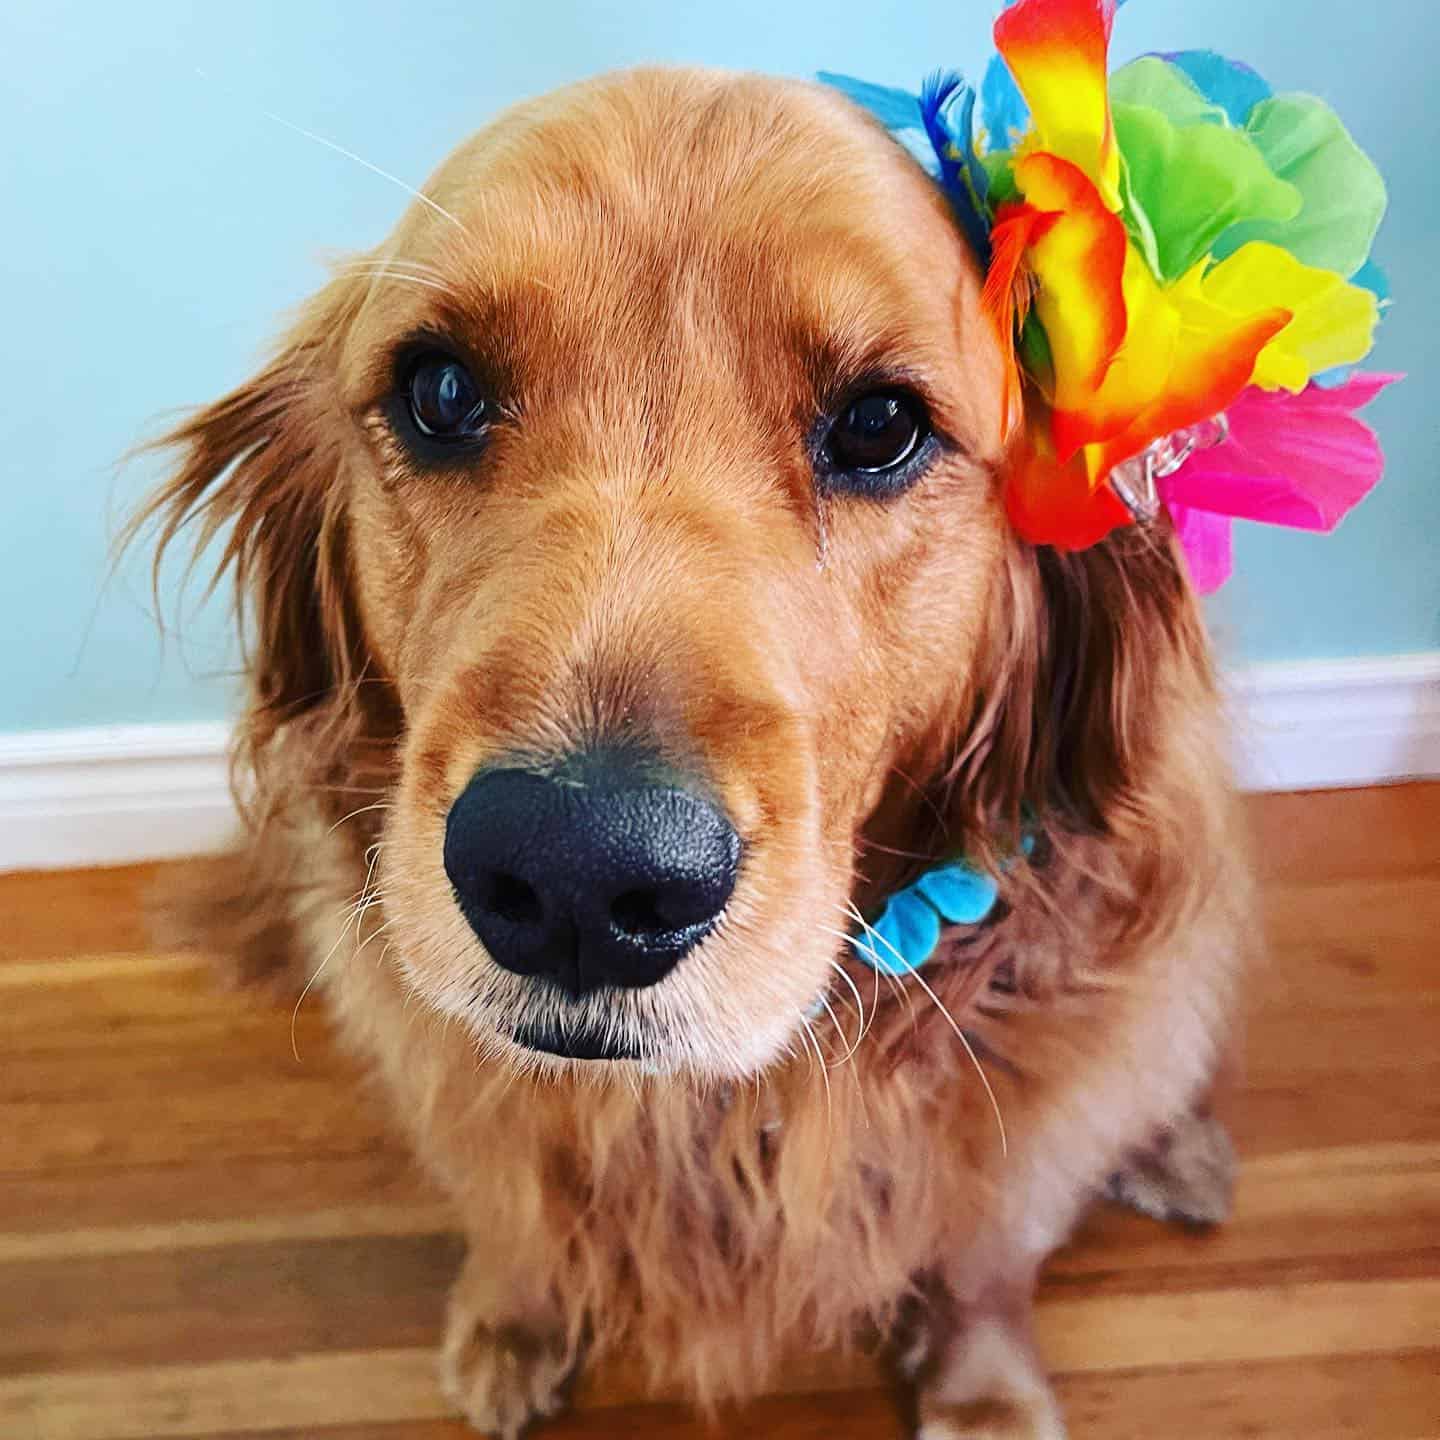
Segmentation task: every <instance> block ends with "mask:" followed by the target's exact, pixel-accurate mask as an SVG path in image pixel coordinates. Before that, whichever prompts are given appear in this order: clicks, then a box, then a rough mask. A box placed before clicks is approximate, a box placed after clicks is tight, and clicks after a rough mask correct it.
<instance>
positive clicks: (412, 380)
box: [405, 351, 489, 441]
mask: <svg viewBox="0 0 1440 1440" xmlns="http://www.w3.org/2000/svg"><path fill="white" fill-rule="evenodd" d="M405 398H406V400H407V402H408V404H409V407H410V418H411V420H413V421H414V423H415V428H416V429H417V430H418V431H419V432H420V433H421V434H422V435H424V436H425V437H426V438H427V439H430V440H439V441H464V440H474V439H475V438H476V437H478V436H479V434H480V432H481V431H482V430H484V428H485V425H486V423H487V421H488V419H489V416H488V414H487V410H486V405H485V398H484V396H483V395H481V393H480V387H479V386H478V385H476V383H475V381H474V378H473V377H472V376H471V374H470V372H469V371H468V370H467V369H466V368H465V367H464V365H462V364H461V363H460V361H458V360H456V359H455V358H454V356H452V355H445V354H442V353H440V352H438V351H437V352H432V353H430V354H427V355H421V356H420V357H419V358H418V359H417V360H416V361H415V362H414V364H413V365H411V367H410V371H409V378H408V379H407V381H406V383H405Z"/></svg>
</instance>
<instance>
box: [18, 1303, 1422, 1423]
mask: <svg viewBox="0 0 1440 1440" xmlns="http://www.w3.org/2000/svg"><path fill="white" fill-rule="evenodd" d="M1437 1314H1440V1280H1437V1281H1426V1282H1373V1283H1367V1282H1360V1283H1356V1284H1348V1285H1311V1286H1295V1287H1291V1288H1289V1289H1287V1290H1284V1291H1275V1292H1269V1291H1264V1290H1260V1291H1214V1292H1199V1293H1194V1294H1189V1295H1184V1296H1179V1297H1174V1296H1129V1297H1124V1298H1123V1299H1113V1298H1102V1299H1092V1300H1084V1301H1070V1300H1049V1301H1046V1302H1044V1303H1042V1304H1041V1306H1040V1307H1039V1310H1038V1313H1037V1329H1038V1332H1039V1337H1040V1346H1041V1350H1042V1352H1043V1353H1044V1354H1045V1355H1046V1357H1047V1359H1048V1361H1049V1362H1050V1364H1051V1365H1052V1367H1053V1368H1054V1369H1055V1371H1056V1372H1057V1373H1059V1374H1061V1375H1067V1376H1072V1377H1073V1376H1076V1375H1081V1376H1090V1377H1096V1376H1107V1377H1112V1379H1111V1380H1110V1381H1108V1382H1106V1383H1104V1384H1099V1385H1095V1386H1094V1387H1092V1388H1091V1389H1090V1391H1089V1392H1088V1394H1089V1397H1090V1398H1089V1403H1090V1404H1091V1405H1092V1406H1096V1405H1100V1404H1102V1403H1107V1402H1106V1401H1105V1397H1106V1396H1108V1395H1110V1394H1111V1393H1112V1387H1118V1386H1120V1385H1121V1384H1122V1381H1121V1379H1120V1378H1118V1377H1122V1376H1123V1377H1125V1382H1124V1388H1127V1389H1128V1388H1130V1387H1129V1384H1128V1379H1129V1377H1128V1373H1127V1372H1130V1371H1136V1370H1147V1369H1164V1370H1165V1371H1167V1372H1176V1371H1178V1372H1183V1371H1184V1370H1185V1369H1187V1368H1191V1367H1201V1368H1204V1369H1208V1370H1213V1369H1214V1368H1215V1367H1217V1366H1227V1365H1228V1366H1238V1367H1241V1368H1244V1369H1249V1368H1251V1367H1255V1366H1257V1365H1263V1364H1265V1363H1266V1362H1271V1361H1305V1362H1307V1363H1309V1364H1311V1365H1312V1367H1313V1366H1315V1365H1320V1364H1323V1363H1324V1362H1326V1361H1329V1360H1331V1359H1333V1358H1334V1357H1346V1356H1373V1355H1377V1354H1395V1355H1404V1354H1407V1353H1409V1352H1412V1351H1420V1350H1425V1349H1427V1348H1431V1347H1433V1342H1434V1339H1435V1323H1434V1318H1435V1316H1436V1315H1437ZM433 1366H434V1360H433V1352H432V1351H431V1350H430V1349H429V1348H428V1347H425V1348H413V1349H412V1348H403V1349H375V1350H367V1351H360V1352H343V1351H335V1352H327V1353H322V1354H300V1355H296V1356H294V1357H293V1358H291V1359H288V1360H273V1359H269V1358H265V1357H256V1358H255V1359H251V1360H243V1361H237V1360H226V1361H217V1362H211V1363H204V1364H194V1365H163V1364H152V1365H135V1366H131V1367H128V1368H125V1369H118V1370H100V1371H77V1372H73V1373H64V1372H61V1373H44V1374H29V1375H24V1376H20V1377H13V1378H6V1379H0V1425H3V1426H4V1427H5V1428H4V1429H3V1430H0V1433H5V1434H10V1433H17V1434H26V1435H33V1436H34V1437H35V1440H80V1437H84V1440H129V1437H134V1436H153V1437H165V1436H169V1437H177V1436H193V1435H197V1434H204V1433H206V1432H207V1431H212V1432H213V1431H221V1432H224V1431H227V1430H230V1431H242V1432H243V1431H247V1430H249V1431H255V1430H266V1429H271V1430H275V1429H284V1428H286V1427H312V1428H316V1429H319V1428H322V1427H326V1426H336V1425H344V1424H350V1423H362V1422H363V1423H366V1424H374V1423H376V1422H381V1421H406V1420H427V1419H439V1418H442V1417H444V1414H445V1411H444V1406H443V1404H442V1402H441V1400H440V1398H439V1391H438V1388H437V1387H436V1384H435V1379H434V1368H433ZM808 1378H809V1377H808V1376H807V1379H808ZM1172 1384H1173V1381H1172ZM1070 1388H1074V1385H1073V1381H1072V1382H1071V1386H1070ZM589 1394H590V1398H591V1401H592V1403H593V1400H594V1399H595V1398H602V1399H607V1400H613V1401H614V1403H634V1401H633V1396H623V1395H615V1394H613V1392H610V1393H607V1392H606V1391H599V1390H598V1389H597V1390H592V1391H591V1392H589ZM1171 1394H1172V1396H1173V1394H1174V1391H1173V1389H1172V1391H1171ZM1421 1394H1422V1395H1424V1394H1426V1390H1425V1387H1423V1385H1422V1386H1421ZM1434 1395H1435V1397H1436V1398H1440V1387H1436V1389H1435V1391H1434ZM1171 1413H1172V1414H1173V1413H1174V1411H1173V1406H1172V1410H1171ZM562 1433H563V1432H562ZM579 1433H584V1432H583V1431H581V1432H579ZM612 1433H613V1432H612ZM1132 1433H1139V1432H1132ZM1188 1433H1195V1434H1206V1433H1207V1432H1205V1431H1199V1430H1196V1431H1190V1432H1188ZM1242 1433H1243V1432H1242ZM1251 1433H1257V1432H1254V1431H1252V1432H1251ZM1258 1433H1262V1434H1263V1433H1265V1432H1264V1431H1260V1432H1258ZM1271 1433H1280V1434H1283V1433H1285V1432H1284V1431H1279V1432H1271ZM1341 1433H1347V1432H1341ZM1348 1433H1353V1434H1357V1435H1368V1434H1370V1433H1371V1432H1368V1431H1364V1430H1360V1431H1353V1432H1348Z"/></svg>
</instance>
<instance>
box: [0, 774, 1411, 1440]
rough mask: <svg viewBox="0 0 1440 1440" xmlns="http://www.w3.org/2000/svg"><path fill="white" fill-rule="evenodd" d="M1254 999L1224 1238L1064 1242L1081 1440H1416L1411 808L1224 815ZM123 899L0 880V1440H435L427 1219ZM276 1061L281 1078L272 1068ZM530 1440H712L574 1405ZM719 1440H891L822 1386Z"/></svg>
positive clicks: (378, 1117)
mask: <svg viewBox="0 0 1440 1440" xmlns="http://www.w3.org/2000/svg"><path fill="white" fill-rule="evenodd" d="M1250 806H1251V815H1252V820H1253V824H1254V829H1255V833H1256V836H1257V840H1258V842H1259V843H1258V846H1257V851H1258V857H1259V858H1258V862H1257V863H1258V867H1259V870H1260V873H1261V876H1262V882H1263V898H1264V921H1265V925H1266V929H1267V934H1268V938H1269V941H1270V949H1271V960H1270V963H1269V964H1268V965H1267V966H1266V967H1265V968H1264V969H1263V970H1262V971H1261V972H1260V973H1259V974H1258V975H1257V976H1256V977H1255V980H1254V981H1253V984H1252V986H1251V991H1250V995H1249V1009H1250V1016H1249V1023H1248V1030H1247V1057H1246V1065H1245V1070H1244V1077H1243V1080H1242V1081H1241V1083H1240V1085H1239V1087H1238V1090H1237V1093H1236V1094H1235V1095H1234V1096H1233V1098H1232V1103H1231V1106H1230V1115H1231V1120H1232V1125H1233V1128H1234V1131H1235V1134H1236V1136H1237V1139H1238V1141H1239V1143H1240V1144H1241V1147H1242V1150H1243V1152H1244V1154H1245V1156H1246V1165H1245V1168H1244V1170H1243V1172H1242V1178H1241V1182H1240V1190H1239V1196H1238V1202H1237V1210H1236V1214H1235V1217H1234V1219H1233V1220H1232V1221H1231V1222H1230V1223H1229V1224H1228V1225H1226V1226H1225V1227H1223V1228H1221V1229H1220V1230H1217V1231H1215V1232H1213V1233H1208V1234H1187V1233H1183V1232H1181V1231H1179V1230H1176V1229H1173V1228H1170V1227H1165V1226H1161V1225H1157V1224H1154V1223H1153V1222H1149V1221H1145V1220H1142V1219H1140V1218H1139V1217H1137V1216H1134V1215H1130V1214H1127V1213H1123V1212H1120V1211H1117V1210H1112V1209H1102V1210H1099V1211H1097V1212H1096V1213H1095V1214H1094V1215H1093V1216H1092V1217H1091V1218H1090V1219H1089V1220H1088V1221H1087V1223H1086V1224H1085V1226H1084V1227H1083V1228H1082V1230H1081V1232H1080V1234H1078V1235H1077V1236H1076V1237H1075V1239H1074V1241H1073V1242H1072V1243H1071V1244H1070V1245H1069V1246H1067V1247H1066V1249H1065V1250H1064V1251H1063V1252H1062V1253H1061V1254H1059V1255H1057V1256H1056V1257H1055V1258H1054V1260H1053V1261H1052V1263H1051V1265H1050V1267H1049V1272H1048V1276H1047V1279H1046V1282H1045V1285H1044V1287H1043V1290H1042V1295H1041V1300H1040V1306H1039V1311H1038V1322H1037V1328H1038V1333H1039V1337H1040V1343H1041V1346H1042V1348H1043V1350H1044V1351H1045V1354H1046V1356H1047V1359H1048V1361H1049V1362H1050V1364H1051V1365H1052V1366H1053V1367H1054V1369H1055V1371H1056V1372H1057V1386H1058V1389H1059V1390H1060V1393H1061V1396H1062V1399H1063V1401H1064V1403H1065V1405H1066V1407H1067V1410H1068V1412H1069V1416H1070V1420H1071V1425H1072V1433H1073V1434H1074V1435H1075V1436H1076V1437H1077V1440H1084V1437H1096V1440H1141V1437H1146V1440H1151V1437H1156V1436H1165V1437H1169V1436H1180V1435H1184V1436H1194V1437H1200V1440H1208V1437H1214V1440H1240V1437H1266V1436H1305V1437H1307V1440H1360V1437H1366V1440H1437V1437H1440V786H1433V785H1431V786H1424V785H1413V786H1404V787H1397V788H1392V789H1384V790H1373V791H1354V792H1344V793H1335V794H1319V795H1313V794H1312V795H1304V796H1268V797H1263V798H1259V799H1255V800H1253V801H1252V802H1250ZM162 873H163V872H162V871H161V870H160V869H159V868H158V867H154V866H144V867H134V868H131V869H128V870H113V871H78V872H73V873H71V874H67V875H31V876H25V875H21V876H0V1054H3V1055H4V1057H5V1059H4V1063H3V1065H0V1436H3V1437H7V1440H8V1437H10V1436H17V1437H26V1440H81V1437H84V1440H129V1437H142V1436H169V1437H176V1440H240V1437H242V1436H254V1435H267V1436H271V1437H292V1440H299V1437H302V1436H303V1437H307V1440H310V1437H313V1440H462V1437H463V1436H465V1435H467V1434H469V1433H470V1432H469V1431H467V1430H465V1429H464V1427H462V1426H460V1425H459V1424H457V1423H456V1422H454V1421H453V1420H451V1419H449V1418H448V1417H447V1416H446V1414H445V1409H444V1405H443V1402H442V1400H441V1399H440V1396H439V1393H438V1390H437V1388H436V1385H435V1378H434V1364H433V1355H432V1346H433V1344H434V1340H435V1338H436V1331H437V1328H438V1325H439V1320H440V1314H441V1307H442V1305H443V1299H444V1291H445V1286H446V1284H447V1281H448V1278H449V1276H450V1274H451V1273H452V1271H453V1269H454V1266H455V1263H456V1260H457V1257H458V1255H459V1253H460V1247H459V1241H458V1239H457V1238H456V1237H455V1236H454V1234H453V1233H452V1231H451V1224H450V1213H449V1210H448V1208H447V1207H446V1205H445V1203H444V1201H443V1198H442V1197H440V1196H438V1195H437V1194H435V1193H434V1192H433V1191H432V1190H431V1189H430V1188H429V1187H428V1186H427V1185H426V1184H425V1182H424V1181H423V1180H422V1179H421V1178H420V1177H419V1176H418V1175H417V1174H416V1173H415V1171H414V1169H413V1167H412V1165H411V1163H410V1161H409V1159H408V1157H407V1155H406V1154H405V1152H404V1149H403V1147H402V1146H401V1145H400V1144H399V1143H398V1142H397V1141H396V1140H395V1139H394V1138H393V1137H392V1134H391V1132H390V1129H389V1127H388V1125H387V1123H386V1119H385V1116H384V1110H383V1106H382V1105H381V1104H380V1102H379V1100H378V1098H377V1097H376V1096H375V1095H373V1094H372V1093H371V1090H370V1088H369V1086H368V1085H366V1084H365V1083H364V1082H363V1079H362V1077H360V1076H358V1075H357V1074H356V1072H355V1070H354V1068H353V1067H352V1066H351V1064H350V1063H349V1062H348V1061H347V1060H346V1059H345V1058H344V1057H342V1056H340V1055H338V1054H337V1053H336V1052H335V1050H334V1049H333V1047H332V1046H331V1044H330V1042H329V1039H328V1036H327V1034H326V1030H325V1026H324V1023H323V1019H322V1017H321V1015H320V1014H319V1011H318V1007H315V1006H313V1005H309V1006H306V1007H303V1008H302V1009H301V1011H300V1013H299V1015H298V1016H295V1017H293V1022H294V1023H293V1048H292V1014H291V1011H290V1009H289V1008H288V1007H285V1006H281V1005H276V1004H274V1003H269V1002H265V1001H263V1000H260V999H257V998H255V997H253V996H242V995H235V994H231V993H225V992H224V991H222V990H219V989H218V988H217V987H216V986H215V985H214V984H213V982H212V980H211V978H210V976H209V974H208V972H207V970H206V969H205V967H204V965H203V964H202V963H200V962H199V961H197V960H196V959H194V958H193V957H189V956H185V955H177V954H165V953H155V952H153V951H152V950H150V949H149V948H148V947H147V944H146V942H145V939H144V927H143V910H144V903H145V902H144V896H145V893H146V892H147V890H148V889H149V888H150V887H152V886H153V885H154V883H155V882H156V880H157V878H158V877H159V876H160V875H161V874H162ZM297 1054H298V1057H299V1058H298V1059H297ZM579 1401H580V1405H579V1409H578V1410H577V1412H576V1413H575V1414H573V1415H571V1416H569V1417H566V1418H564V1419H562V1420H560V1421H558V1422H557V1423H556V1424H555V1425H554V1426H552V1427H551V1428H549V1429H548V1430H546V1431H545V1432H544V1434H545V1435H546V1436H551V1437H554V1440H582V1437H597V1436H635V1437H638V1440H698V1437H700V1436H702V1435H707V1434H715V1433H717V1432H716V1431H715V1430H707V1429H706V1428H705V1427H704V1425H703V1424H702V1423H701V1422H700V1421H699V1420H697V1419H696V1418H695V1417H694V1416H693V1415H691V1414H690V1413H689V1412H688V1411H687V1410H686V1409H685V1408H684V1407H682V1406H679V1405H676V1404H673V1403H654V1402H651V1403H643V1402H642V1401H641V1398H640V1395H639V1391H638V1388H637V1387H636V1385H635V1384H633V1383H632V1381H631V1379H630V1378H629V1377H628V1376H627V1375H626V1374H625V1373H623V1371H617V1372H613V1373H610V1374H607V1375H604V1376H599V1377H593V1378H591V1379H589V1380H587V1382H586V1383H585V1385H584V1386H582V1388H581V1391H580V1395H579ZM718 1433H720V1434H725V1435H736V1436H751V1435H756V1436H768V1437H774V1440H820V1437H835V1436H844V1437H854V1440H901V1437H903V1436H904V1435H905V1434H906V1433H907V1432H906V1430H905V1428H904V1424H903V1422H902V1420H901V1418H900V1416H899V1411H898V1410H897V1407H896V1401H895V1397H894V1396H892V1395H891V1394H890V1393H889V1391H888V1390H887V1389H886V1387H885V1386H884V1384H883V1383H882V1380H881V1378H880V1377H879V1376H878V1375H877V1374H876V1373H875V1372H874V1370H873V1369H872V1368H871V1367H869V1366H868V1365H864V1364H856V1363H846V1362H843V1361H837V1360H830V1359H826V1358H824V1357H821V1358H820V1359H818V1360H817V1361H816V1363H815V1365H814V1366H813V1367H807V1368H806V1370H805V1371H804V1373H803V1374H802V1373H798V1372H797V1373H794V1374H792V1375H791V1376H790V1377H789V1379H788V1382H787V1385H786V1393H783V1394H778V1395H774V1396H770V1397H766V1398H765V1399H763V1400H761V1401H759V1402H757V1403H756V1404H755V1405H752V1406H750V1407H748V1408H747V1409H746V1410H745V1411H743V1412H738V1413H733V1414H727V1415H724V1416H722V1417H721V1419H720V1422H719V1430H718Z"/></svg>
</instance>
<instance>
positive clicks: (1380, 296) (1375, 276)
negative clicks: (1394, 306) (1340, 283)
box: [1350, 260, 1390, 311]
mask: <svg viewBox="0 0 1440 1440" xmlns="http://www.w3.org/2000/svg"><path fill="white" fill-rule="evenodd" d="M1350 283H1351V284H1352V285H1359V286H1360V287H1361V289H1364V290H1368V291H1369V292H1370V293H1371V294H1372V295H1373V296H1374V297H1375V298H1376V299H1377V300H1378V301H1379V302H1380V308H1381V310H1382V311H1383V310H1384V308H1385V307H1386V306H1387V305H1388V304H1389V303H1390V277H1389V276H1388V275H1387V274H1386V273H1385V272H1384V271H1383V270H1382V269H1381V268H1380V267H1379V266H1378V265H1377V264H1376V263H1375V262H1374V261H1373V260H1367V261H1366V262H1365V263H1364V264H1363V265H1362V266H1361V267H1360V268H1359V269H1358V270H1357V271H1356V272H1355V273H1354V274H1353V275H1352V276H1351V277H1350Z"/></svg>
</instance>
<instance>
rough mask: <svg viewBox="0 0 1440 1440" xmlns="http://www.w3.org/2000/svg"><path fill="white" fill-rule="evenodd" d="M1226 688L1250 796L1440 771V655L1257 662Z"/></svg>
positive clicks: (1240, 770) (1240, 773) (1239, 768)
mask: <svg viewBox="0 0 1440 1440" xmlns="http://www.w3.org/2000/svg"><path fill="white" fill-rule="evenodd" d="M1227 689H1228V691H1229V694H1230V698H1231V709H1232V714H1233V716H1234V724H1235V739H1236V747H1235V768H1236V775H1237V777H1238V779H1239V781H1240V784H1241V785H1242V786H1243V787H1244V788H1245V789H1247V790H1325V789H1334V788H1338V787H1341V786H1350V785H1380V784H1386V783H1388V782H1391V781H1395V780H1407V779H1413V778H1417V777H1426V776H1436V775H1440V651H1434V650H1432V651H1427V652H1425V653H1423V654H1419V655H1386V656H1380V657H1376V658H1374V659H1364V660H1304V661H1298V662H1290V663H1275V664H1267V665H1252V666H1247V667H1246V668H1244V669H1241V670H1235V671H1232V672H1231V673H1230V676H1229V677H1228V685H1227Z"/></svg>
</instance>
